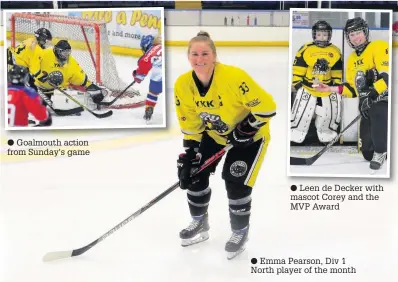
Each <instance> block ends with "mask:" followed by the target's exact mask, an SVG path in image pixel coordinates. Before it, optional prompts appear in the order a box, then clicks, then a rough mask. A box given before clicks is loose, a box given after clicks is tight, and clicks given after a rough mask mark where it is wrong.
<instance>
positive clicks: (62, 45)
mask: <svg viewBox="0 0 398 282" xmlns="http://www.w3.org/2000/svg"><path fill="white" fill-rule="evenodd" d="M71 53H72V47H71V46H70V44H69V42H68V41H66V40H60V41H58V43H57V44H55V46H54V54H55V57H56V58H57V59H58V61H60V62H61V63H62V64H65V63H66V62H67V61H68V59H69V56H70V54H71Z"/></svg>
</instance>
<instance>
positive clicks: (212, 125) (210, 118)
mask: <svg viewBox="0 0 398 282" xmlns="http://www.w3.org/2000/svg"><path fill="white" fill-rule="evenodd" d="M199 116H200V118H201V119H202V121H203V123H204V124H205V125H206V130H215V131H217V132H218V133H220V134H223V133H225V132H227V131H228V125H227V124H226V123H225V122H223V121H222V120H221V118H220V116H219V115H213V114H209V113H200V115H199Z"/></svg>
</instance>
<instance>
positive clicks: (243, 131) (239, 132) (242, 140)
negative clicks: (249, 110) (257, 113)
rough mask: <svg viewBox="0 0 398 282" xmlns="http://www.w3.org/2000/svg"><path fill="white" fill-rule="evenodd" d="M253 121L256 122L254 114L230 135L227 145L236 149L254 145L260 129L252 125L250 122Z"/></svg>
mask: <svg viewBox="0 0 398 282" xmlns="http://www.w3.org/2000/svg"><path fill="white" fill-rule="evenodd" d="M253 121H255V117H254V116H253V115H252V114H249V115H248V116H247V117H246V118H245V119H244V120H242V121H241V122H240V123H239V124H238V125H237V126H236V127H235V128H234V129H233V130H232V131H231V132H230V133H229V134H228V140H227V144H232V145H233V146H234V147H241V148H244V147H247V146H249V145H250V144H252V143H253V137H254V135H255V134H256V133H257V131H258V128H255V127H253V126H252V125H251V124H250V122H253ZM261 126H262V125H261ZM259 127H260V126H259Z"/></svg>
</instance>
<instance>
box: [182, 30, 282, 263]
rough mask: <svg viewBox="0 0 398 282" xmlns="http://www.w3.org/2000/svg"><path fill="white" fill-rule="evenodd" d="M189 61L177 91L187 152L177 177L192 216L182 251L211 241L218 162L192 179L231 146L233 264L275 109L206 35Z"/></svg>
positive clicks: (193, 45) (227, 167)
mask: <svg viewBox="0 0 398 282" xmlns="http://www.w3.org/2000/svg"><path fill="white" fill-rule="evenodd" d="M188 60H189V62H190V64H191V67H192V70H191V71H188V72H186V73H184V74H182V75H181V76H180V77H179V78H178V79H177V81H176V83H175V87H174V91H175V105H176V112H177V117H178V121H179V124H180V128H181V131H182V132H183V134H184V140H183V146H184V149H185V152H184V153H182V154H180V155H179V157H178V161H177V167H178V177H179V180H180V187H181V189H183V190H185V191H187V200H188V207H189V212H190V214H191V217H192V222H191V224H190V225H189V226H187V227H186V228H184V229H183V230H182V231H181V232H180V238H181V239H182V246H189V245H192V244H195V243H199V242H202V241H204V240H207V239H208V238H209V236H208V231H209V229H210V228H209V219H208V207H209V203H210V196H211V189H210V186H209V178H210V174H211V173H213V172H214V171H215V169H216V167H217V165H218V164H219V161H218V162H215V163H214V164H213V165H210V166H209V167H208V168H206V169H205V170H204V171H202V172H201V173H199V174H198V175H197V176H195V177H194V178H191V177H190V174H191V172H192V170H193V169H195V168H198V167H199V166H200V165H202V164H203V163H204V162H205V161H206V160H207V159H209V158H210V157H211V156H213V155H214V154H215V153H217V152H219V151H220V150H221V149H222V148H224V147H225V146H226V145H227V144H232V145H233V148H232V149H231V150H229V151H228V153H227V154H226V159H225V163H224V166H223V168H222V170H223V172H222V177H223V179H224V181H225V188H226V190H227V195H228V207H229V217H230V223H231V230H232V236H231V237H230V239H229V240H228V241H227V243H226V245H225V251H226V252H227V257H228V259H232V258H234V257H235V256H237V255H238V254H240V253H241V252H242V251H243V250H244V246H245V243H246V241H247V240H248V234H249V220H250V210H251V194H252V190H253V186H254V184H255V182H256V178H257V175H258V173H259V171H260V168H261V165H262V163H263V159H264V156H265V153H266V150H267V146H268V143H269V141H270V129H269V126H270V125H269V122H270V119H271V118H272V117H273V116H274V115H275V111H276V104H275V102H274V100H273V97H272V96H271V95H270V94H269V93H267V92H266V91H264V90H263V89H262V88H261V86H260V85H258V84H257V83H256V82H255V81H254V80H253V79H252V78H251V77H250V75H248V74H247V73H246V72H245V71H244V70H242V69H240V68H238V67H235V66H229V65H225V64H222V63H219V62H217V51H216V47H215V45H214V42H213V40H212V39H211V38H210V36H209V34H208V33H207V32H199V33H198V35H197V36H195V37H193V38H192V39H191V41H190V42H189V48H188ZM216 189H221V187H216Z"/></svg>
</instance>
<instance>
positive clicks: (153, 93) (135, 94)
mask: <svg viewBox="0 0 398 282" xmlns="http://www.w3.org/2000/svg"><path fill="white" fill-rule="evenodd" d="M3 20H4V27H5V28H4V34H3V40H4V42H5V44H4V45H5V46H6V48H5V49H6V52H7V60H6V64H7V65H6V66H3V67H4V70H7V71H5V72H4V73H5V75H6V80H7V81H8V84H7V85H6V86H5V87H6V89H5V93H8V94H7V99H6V108H7V109H8V111H6V129H7V130H18V129H29V130H32V129H92V128H110V129H112V128H145V127H152V128H153V127H156V128H159V127H165V126H166V111H165V97H164V93H163V92H164V89H165V84H164V83H165V66H164V64H163V61H164V57H163V56H164V55H163V53H162V50H163V49H164V35H163V34H164V33H163V32H162V31H163V23H164V10H163V8H142V9H132V8H129V9H118V8H116V9H107V10H106V11H105V10H103V9H98V10H86V9H84V10H75V9H73V10H62V12H61V11H58V10H41V11H40V12H36V10H35V13H31V12H29V11H24V10H18V11H11V10H5V11H4V18H3Z"/></svg>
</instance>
